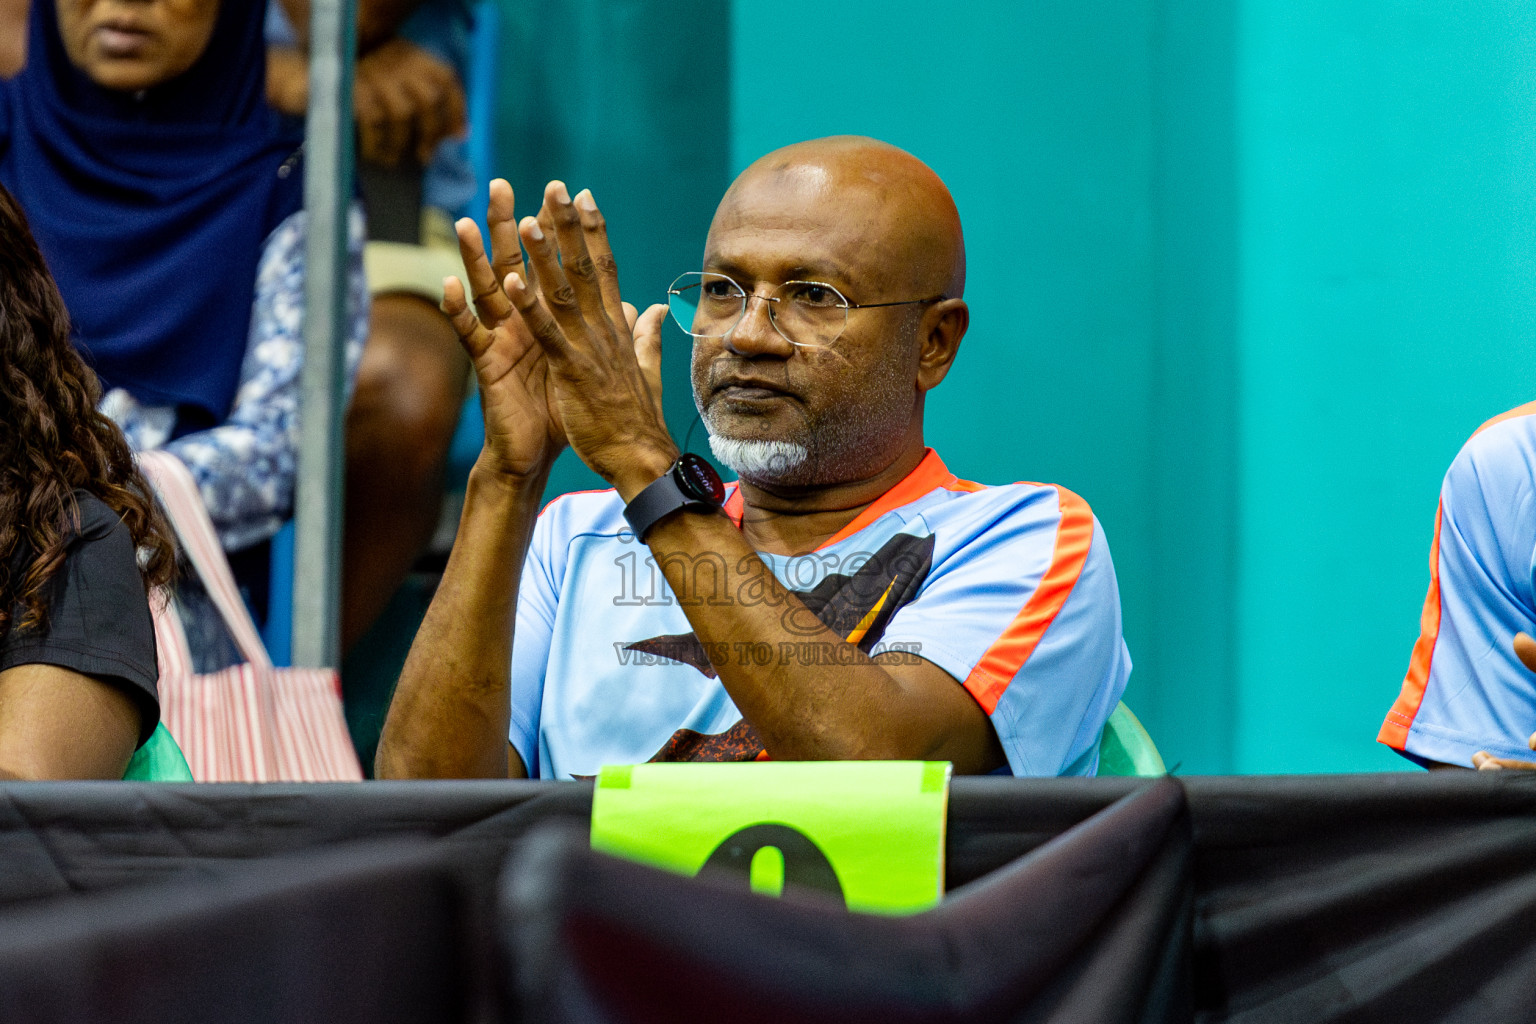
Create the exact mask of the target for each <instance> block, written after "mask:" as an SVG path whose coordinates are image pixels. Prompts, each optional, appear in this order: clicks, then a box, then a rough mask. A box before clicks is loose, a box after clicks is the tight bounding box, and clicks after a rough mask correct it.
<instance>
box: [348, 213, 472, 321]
mask: <svg viewBox="0 0 1536 1024" xmlns="http://www.w3.org/2000/svg"><path fill="white" fill-rule="evenodd" d="M363 269H364V271H365V272H366V273H367V275H368V291H369V292H370V293H371V294H373V295H385V294H390V293H394V294H400V293H404V294H407V295H419V296H421V297H422V298H424V299H426V300H427V301H428V302H431V303H432V305H434V306H435V305H437V304H438V303H439V302H442V301H443V278H445V277H457V278H459V279H460V280H462V279H463V277H464V264H463V263H462V262H461V261H460V259H459V241H458V236H456V235H455V234H454V231H453V219H452V218H450V217H449V216H448V214H447V213H445V212H443V211H442V210H439V209H437V208H436V207H434V206H424V207H422V208H421V244H420V245H411V244H410V243H408V242H369V243H368V244H367V246H366V247H365V248H364V249H363Z"/></svg>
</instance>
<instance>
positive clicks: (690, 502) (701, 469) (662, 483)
mask: <svg viewBox="0 0 1536 1024" xmlns="http://www.w3.org/2000/svg"><path fill="white" fill-rule="evenodd" d="M724 504H725V484H723V483H721V482H720V474H719V473H716V472H715V467H714V466H711V465H710V464H709V463H708V462H705V461H704V460H703V459H701V458H700V457H699V456H697V455H694V454H693V453H692V452H684V453H683V455H682V457H681V458H679V459H678V460H677V461H676V462H674V463H672V468H671V469H669V470H667V471H666V473H664V474H663V475H662V476H661V478H660V479H659V480H657V481H656V482H655V483H653V484H651V485H649V486H648V487H646V489H645V490H643V491H641V492H640V493H639V494H637V495H635V500H634V501H631V502H630V503H629V504H628V505H625V506H624V518H625V519H627V520H629V528H630V529H631V530H633V531H635V538H636V539H637V540H642V541H643V540H645V535H646V534H647V533H648V532H650V529H651V527H653V526H655V525H656V523H657V522H658V521H660V520H661V519H662V518H663V517H665V516H669V515H671V514H672V513H673V512H676V511H677V510H678V509H684V508H687V509H694V510H696V511H702V510H712V509H717V508H719V507H720V506H721V505H724Z"/></svg>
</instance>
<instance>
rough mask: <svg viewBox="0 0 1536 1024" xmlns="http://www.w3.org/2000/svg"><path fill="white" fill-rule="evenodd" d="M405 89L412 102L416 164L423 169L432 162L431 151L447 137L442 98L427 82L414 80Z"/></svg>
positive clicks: (432, 85)
mask: <svg viewBox="0 0 1536 1024" xmlns="http://www.w3.org/2000/svg"><path fill="white" fill-rule="evenodd" d="M406 87H407V88H408V89H409V90H410V93H411V98H412V100H413V101H414V117H413V118H412V121H413V124H414V130H413V132H412V135H413V136H414V137H415V140H416V162H417V163H419V164H421V165H422V166H423V167H425V166H426V165H427V164H428V163H430V162H431V161H432V151H433V150H434V149H436V148H437V144H438V143H439V142H441V141H442V140H443V137H444V136H445V135H447V124H446V121H445V119H444V116H443V103H442V100H443V97H442V93H441V90H439V89H438V88H436V87H435V85H434V83H432V82H429V81H424V80H421V79H415V80H412V81H410V82H408V83H407V86H406Z"/></svg>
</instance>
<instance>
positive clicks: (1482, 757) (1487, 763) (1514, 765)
mask: <svg viewBox="0 0 1536 1024" xmlns="http://www.w3.org/2000/svg"><path fill="white" fill-rule="evenodd" d="M1472 767H1473V768H1476V769H1477V770H1478V771H1480V772H1499V771H1504V770H1505V769H1509V770H1511V771H1521V772H1530V771H1536V761H1521V760H1518V759H1516V758H1513V757H1495V756H1494V755H1492V754H1490V753H1488V751H1486V750H1479V751H1478V752H1477V753H1475V754H1473V755H1472Z"/></svg>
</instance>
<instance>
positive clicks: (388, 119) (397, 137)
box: [378, 76, 415, 167]
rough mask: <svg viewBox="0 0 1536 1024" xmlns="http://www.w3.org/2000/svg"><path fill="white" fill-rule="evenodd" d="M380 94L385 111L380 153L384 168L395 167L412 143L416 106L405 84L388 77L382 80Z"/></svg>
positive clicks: (381, 130) (380, 100) (379, 87)
mask: <svg viewBox="0 0 1536 1024" xmlns="http://www.w3.org/2000/svg"><path fill="white" fill-rule="evenodd" d="M378 94H379V104H380V105H381V106H382V107H383V110H384V120H383V122H382V123H381V124H380V125H379V151H380V155H381V156H382V157H383V163H384V166H386V167H394V166H396V165H397V164H399V162H400V158H401V157H402V156H404V155H405V151H406V147H407V144H408V143H409V142H410V136H411V129H412V127H413V120H414V119H413V115H414V113H415V111H414V106H415V104H414V103H413V102H412V100H411V96H410V93H409V92H408V91H407V90H406V87H405V84H404V83H403V82H399V81H395V80H392V79H391V78H389V77H387V76H385V77H381V78H380V80H379V86H378Z"/></svg>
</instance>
